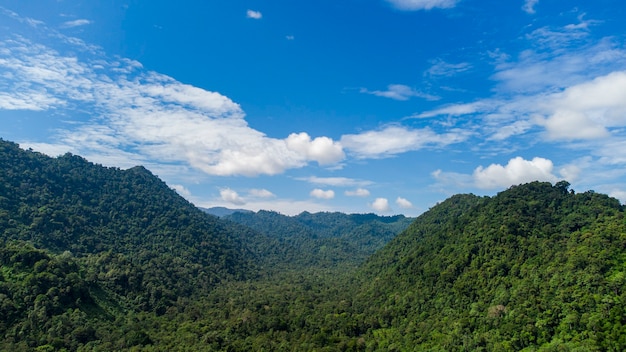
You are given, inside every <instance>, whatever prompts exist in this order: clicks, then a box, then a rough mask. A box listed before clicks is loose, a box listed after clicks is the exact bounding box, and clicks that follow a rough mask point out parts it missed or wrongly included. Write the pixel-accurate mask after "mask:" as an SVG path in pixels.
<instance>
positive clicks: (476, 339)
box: [353, 181, 626, 351]
mask: <svg viewBox="0 0 626 352" xmlns="http://www.w3.org/2000/svg"><path fill="white" fill-rule="evenodd" d="M568 186H569V184H568V183H567V182H564V181H562V182H559V183H557V184H556V185H551V184H550V183H541V182H533V183H530V184H525V185H520V186H516V187H512V188H510V189H508V190H506V191H503V192H501V193H499V194H498V195H496V196H495V197H493V198H489V197H477V196H474V195H458V196H454V197H452V198H450V199H448V200H447V201H445V202H443V203H442V204H439V205H437V206H436V207H434V208H432V209H431V210H430V211H428V212H427V213H425V214H423V215H422V216H420V217H419V218H418V219H417V220H416V221H415V222H414V223H413V224H411V226H410V227H409V228H408V229H407V230H406V231H405V232H404V233H402V234H401V235H399V236H397V237H396V238H395V239H393V240H392V241H391V242H390V243H389V244H388V245H387V246H386V247H385V248H384V249H383V250H381V251H379V252H377V253H376V254H375V255H374V256H372V257H371V258H370V259H369V260H368V262H367V263H366V264H365V265H364V267H363V268H362V271H361V272H360V278H361V287H362V288H361V289H360V293H359V294H358V298H356V299H355V301H354V302H353V307H354V309H355V313H354V314H355V316H356V317H359V316H360V317H367V320H362V321H361V323H362V324H363V326H361V328H360V329H361V330H362V331H367V337H368V338H369V340H370V341H373V342H372V345H371V346H370V347H372V348H373V349H381V350H387V349H391V348H393V347H394V346H395V347H396V348H398V349H405V348H409V346H410V348H411V349H413V350H446V351H466V350H472V351H481V350H482V351H520V350H525V351H535V350H540V351H544V350H545V351H553V350H554V351H556V350H563V351H569V350H572V351H573V350H581V351H582V350H585V351H594V350H598V351H602V350H613V351H615V350H623V349H624V348H625V347H626V313H625V312H626V222H625V220H624V207H623V206H622V205H621V204H620V203H619V201H617V200H616V199H613V198H610V197H608V196H606V195H602V194H597V193H595V192H592V191H589V192H584V193H578V194H575V193H574V192H573V191H568Z"/></svg>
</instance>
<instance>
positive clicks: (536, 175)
mask: <svg viewBox="0 0 626 352" xmlns="http://www.w3.org/2000/svg"><path fill="white" fill-rule="evenodd" d="M553 169H554V165H553V164H552V161H551V160H548V159H544V158H539V157H536V158H533V159H532V160H525V159H523V158H521V157H516V158H513V159H511V160H509V162H508V164H506V165H505V166H502V165H500V164H491V165H489V166H487V167H486V168H484V167H482V166H479V167H477V168H476V170H474V174H473V176H474V181H475V183H476V186H477V187H479V188H483V189H494V188H506V187H509V186H511V185H517V184H521V183H527V182H532V181H550V182H554V181H556V180H558V178H557V177H556V176H554V175H553V174H552V170H553Z"/></svg>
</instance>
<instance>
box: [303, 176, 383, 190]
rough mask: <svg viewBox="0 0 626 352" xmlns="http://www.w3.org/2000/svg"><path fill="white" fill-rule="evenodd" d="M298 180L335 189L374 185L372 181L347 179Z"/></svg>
mask: <svg viewBox="0 0 626 352" xmlns="http://www.w3.org/2000/svg"><path fill="white" fill-rule="evenodd" d="M298 180H301V181H307V182H310V183H313V184H318V185H326V186H335V187H350V186H367V185H370V184H372V182H371V181H365V180H357V179H353V178H347V177H317V176H311V177H307V178H299V179H298Z"/></svg>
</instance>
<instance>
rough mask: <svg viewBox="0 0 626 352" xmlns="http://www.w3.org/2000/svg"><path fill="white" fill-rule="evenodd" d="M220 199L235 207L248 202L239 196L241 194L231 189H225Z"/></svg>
mask: <svg viewBox="0 0 626 352" xmlns="http://www.w3.org/2000/svg"><path fill="white" fill-rule="evenodd" d="M220 197H221V198H222V200H223V201H225V202H228V203H230V204H234V205H244V204H246V201H245V200H244V199H243V198H242V197H240V196H239V194H238V193H237V192H235V191H233V190H232V189H230V188H224V189H221V190H220Z"/></svg>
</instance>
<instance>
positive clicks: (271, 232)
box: [224, 210, 413, 268]
mask: <svg viewBox="0 0 626 352" xmlns="http://www.w3.org/2000/svg"><path fill="white" fill-rule="evenodd" d="M224 219H228V220H231V221H233V222H236V223H239V224H242V225H245V226H247V227H250V228H252V229H254V230H255V231H258V232H260V233H262V234H264V235H266V236H267V237H269V238H272V239H275V240H276V241H278V243H279V244H280V246H281V248H282V251H281V252H280V253H278V254H279V255H278V257H273V258H268V259H269V260H271V262H273V263H274V264H275V265H278V264H279V263H282V264H283V265H288V266H289V267H291V268H304V267H335V266H337V265H345V266H347V267H355V266H358V265H360V264H361V263H362V262H363V261H365V259H366V258H367V257H369V256H370V255H371V254H373V253H374V252H375V251H376V250H378V249H380V248H382V247H383V246H384V245H385V244H386V243H387V242H389V240H391V239H392V238H393V237H395V236H396V235H397V234H399V233H400V232H402V231H403V230H404V229H405V228H406V227H407V226H409V224H410V223H411V222H412V221H413V219H412V218H407V217H405V216H403V215H396V216H378V215H375V214H343V213H337V212H335V213H329V212H323V213H314V214H312V213H308V212H303V213H301V214H299V215H296V216H286V215H282V214H279V213H277V212H273V211H264V210H261V211H259V212H256V213H251V212H245V213H244V212H235V213H233V214H230V215H228V216H225V217H224Z"/></svg>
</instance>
